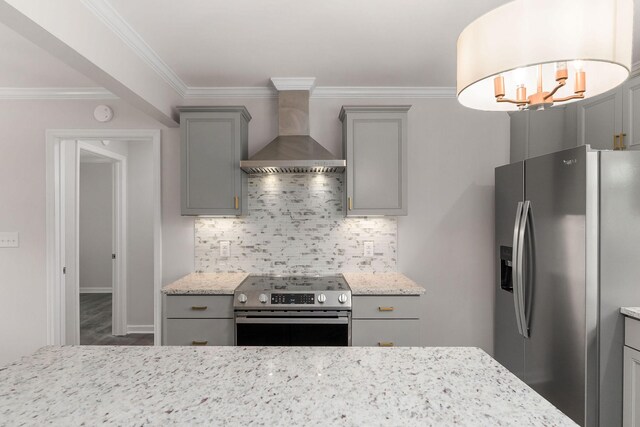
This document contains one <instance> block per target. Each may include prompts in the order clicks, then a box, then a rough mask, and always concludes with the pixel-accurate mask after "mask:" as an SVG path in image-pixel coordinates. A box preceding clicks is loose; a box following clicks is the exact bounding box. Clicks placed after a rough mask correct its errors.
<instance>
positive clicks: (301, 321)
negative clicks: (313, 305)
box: [236, 317, 349, 325]
mask: <svg viewBox="0 0 640 427" xmlns="http://www.w3.org/2000/svg"><path fill="white" fill-rule="evenodd" d="M236 323H244V324H278V325H284V324H296V325H314V324H315V325H327V324H331V325H346V324H348V323H349V318H348V317H335V318H329V319H327V318H322V317H320V318H309V317H304V318H300V317H298V318H296V317H287V318H281V317H275V318H274V317H236Z"/></svg>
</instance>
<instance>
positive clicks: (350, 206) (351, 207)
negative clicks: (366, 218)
mask: <svg viewBox="0 0 640 427" xmlns="http://www.w3.org/2000/svg"><path fill="white" fill-rule="evenodd" d="M347 204H348V205H349V210H352V209H353V203H352V202H351V197H347Z"/></svg>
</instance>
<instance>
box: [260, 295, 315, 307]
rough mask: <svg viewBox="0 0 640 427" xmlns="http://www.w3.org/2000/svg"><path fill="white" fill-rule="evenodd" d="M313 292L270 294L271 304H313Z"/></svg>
mask: <svg viewBox="0 0 640 427" xmlns="http://www.w3.org/2000/svg"><path fill="white" fill-rule="evenodd" d="M315 301H316V299H315V295H314V294H280V293H278V294H271V304H315Z"/></svg>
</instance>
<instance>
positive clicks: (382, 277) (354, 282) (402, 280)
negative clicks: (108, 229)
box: [162, 273, 425, 295]
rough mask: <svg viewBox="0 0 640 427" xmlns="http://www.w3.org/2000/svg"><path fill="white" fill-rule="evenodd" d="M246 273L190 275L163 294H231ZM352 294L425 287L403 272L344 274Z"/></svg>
mask: <svg viewBox="0 0 640 427" xmlns="http://www.w3.org/2000/svg"><path fill="white" fill-rule="evenodd" d="M248 275H249V274H248V273H191V274H189V275H187V276H184V277H183V278H181V279H179V280H177V281H175V282H173V283H171V284H169V285H166V286H165V287H163V288H162V293H163V294H166V295H185V294H192V295H233V291H234V290H235V288H236V287H237V286H238V285H239V284H240V283H242V281H243V280H244V279H246V278H247V276H248ZM343 276H344V278H345V280H346V281H347V283H348V284H349V287H350V288H351V292H352V294H353V295H421V294H423V293H424V292H425V290H424V288H423V287H421V286H419V285H417V284H416V283H415V282H414V281H413V280H411V279H409V278H408V277H407V276H405V275H404V274H402V273H343Z"/></svg>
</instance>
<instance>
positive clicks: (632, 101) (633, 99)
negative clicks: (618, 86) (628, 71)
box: [622, 77, 640, 150]
mask: <svg viewBox="0 0 640 427" xmlns="http://www.w3.org/2000/svg"><path fill="white" fill-rule="evenodd" d="M622 88H623V93H622V102H623V105H622V110H623V117H622V132H623V134H624V140H623V142H624V145H625V146H626V147H627V148H628V149H630V150H640V77H635V78H633V79H630V80H628V81H627V82H626V83H625V84H624V86H623V87H622Z"/></svg>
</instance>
